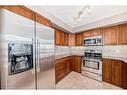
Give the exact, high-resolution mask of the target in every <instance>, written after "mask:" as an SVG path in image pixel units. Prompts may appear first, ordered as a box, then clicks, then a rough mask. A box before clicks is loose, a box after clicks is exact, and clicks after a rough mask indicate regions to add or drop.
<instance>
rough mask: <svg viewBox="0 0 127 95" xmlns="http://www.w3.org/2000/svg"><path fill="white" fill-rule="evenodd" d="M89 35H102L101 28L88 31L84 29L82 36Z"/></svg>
mask: <svg viewBox="0 0 127 95" xmlns="http://www.w3.org/2000/svg"><path fill="white" fill-rule="evenodd" d="M91 36H102V29H101V28H99V29H93V30H89V31H85V32H84V33H83V37H91Z"/></svg>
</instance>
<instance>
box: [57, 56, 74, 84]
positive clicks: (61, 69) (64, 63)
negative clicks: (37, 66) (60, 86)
mask: <svg viewBox="0 0 127 95" xmlns="http://www.w3.org/2000/svg"><path fill="white" fill-rule="evenodd" d="M71 71H72V70H71V60H70V57H66V58H62V59H58V60H56V61H55V76H56V83H58V82H59V81H60V80H61V79H63V78H64V77H65V76H66V75H68V74H69V73H70V72H71Z"/></svg>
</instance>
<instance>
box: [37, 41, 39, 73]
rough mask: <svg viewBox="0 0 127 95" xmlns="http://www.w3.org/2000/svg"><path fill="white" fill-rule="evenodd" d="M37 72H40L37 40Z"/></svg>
mask: <svg viewBox="0 0 127 95" xmlns="http://www.w3.org/2000/svg"><path fill="white" fill-rule="evenodd" d="M37 72H40V42H39V39H37Z"/></svg>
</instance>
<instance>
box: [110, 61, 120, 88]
mask: <svg viewBox="0 0 127 95" xmlns="http://www.w3.org/2000/svg"><path fill="white" fill-rule="evenodd" d="M111 64H112V68H111V69H112V72H111V74H112V75H111V78H112V79H111V80H112V84H114V85H117V86H121V84H122V63H121V61H119V60H112V61H111Z"/></svg>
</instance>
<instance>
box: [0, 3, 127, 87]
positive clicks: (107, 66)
mask: <svg viewBox="0 0 127 95" xmlns="http://www.w3.org/2000/svg"><path fill="white" fill-rule="evenodd" d="M101 7H102V8H101ZM94 8H95V9H94ZM97 8H98V9H97ZM103 8H104V9H103ZM112 8H114V11H109V10H110V9H112ZM0 9H1V11H0V21H1V22H0V29H1V30H0V31H1V35H2V36H1V39H0V40H1V43H0V44H1V45H0V46H1V47H0V51H1V54H2V56H4V58H3V57H2V56H1V58H0V59H1V60H0V62H1V69H0V70H1V71H0V72H1V75H0V79H1V89H127V75H126V73H127V64H126V63H127V52H126V51H127V23H126V16H127V13H126V12H127V11H126V10H127V7H126V6H107V7H106V6H105V7H103V6H79V7H77V6H67V7H66V6H65V7H64V6H59V7H55V6H50V7H49V6H45V7H42V6H21V5H18V6H0ZM64 9H65V10H64ZM67 9H68V11H67ZM60 10H63V11H64V12H65V13H69V12H72V13H73V14H76V16H75V15H74V16H75V17H74V20H75V22H74V21H71V20H72V19H73V18H71V16H70V17H69V15H70V14H67V15H66V17H65V15H64V12H60ZM104 10H105V11H106V10H108V11H109V13H106V14H107V15H106V14H105V13H104V12H103V11H104ZM52 11H53V12H54V13H52ZM74 11H75V12H74ZM99 12H101V14H99ZM113 12H114V13H113ZM119 12H121V13H119ZM82 14H84V15H85V14H86V15H87V16H88V17H89V16H90V17H91V18H88V17H87V16H86V17H87V18H88V19H89V20H90V19H92V20H90V21H91V22H88V21H89V20H86V19H85V17H84V19H83V18H81V15H82ZM110 14H112V15H110ZM56 15H58V16H59V17H58V18H57V16H56ZM93 15H94V16H95V17H93ZM105 15H106V16H107V17H106V16H105ZM100 16H105V18H101V17H100ZM53 17H54V18H53ZM67 17H68V19H70V18H71V19H70V22H73V24H72V23H71V24H70V25H72V26H71V28H70V27H68V25H69V24H63V23H65V22H66V23H67V21H69V20H66V19H67ZM78 17H79V18H78ZM92 17H93V18H92ZM97 17H100V19H97ZM59 19H60V20H61V19H62V20H61V21H63V22H61V21H58V20H59ZM95 19H96V20H95ZM79 20H81V23H80V24H81V25H80V24H79V22H80V21H79ZM83 20H86V22H85V21H83ZM70 22H68V23H70ZM83 22H85V26H83V24H84V23H83ZM77 24H79V25H77ZM62 26H63V27H62ZM73 27H74V28H73ZM72 28H73V29H72ZM12 31H13V32H12ZM17 32H18V33H17ZM4 41H7V43H5V42H4ZM19 42H20V43H19ZM5 49H6V50H5ZM21 61H22V62H21ZM2 63H5V64H2ZM23 63H25V65H24V64H23ZM26 63H27V65H26ZM16 64H18V65H16ZM22 80H24V82H22ZM84 81H85V82H84Z"/></svg>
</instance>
